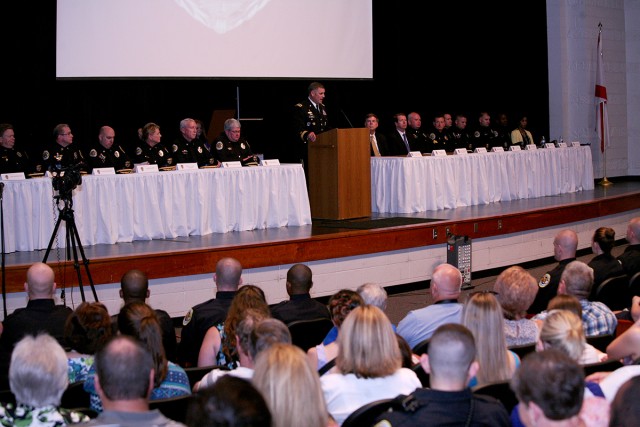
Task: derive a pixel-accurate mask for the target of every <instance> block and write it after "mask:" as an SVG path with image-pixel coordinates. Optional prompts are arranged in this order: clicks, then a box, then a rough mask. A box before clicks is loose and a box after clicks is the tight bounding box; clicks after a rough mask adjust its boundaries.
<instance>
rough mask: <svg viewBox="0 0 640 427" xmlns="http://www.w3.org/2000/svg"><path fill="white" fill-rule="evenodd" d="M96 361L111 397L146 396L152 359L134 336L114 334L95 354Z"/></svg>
mask: <svg viewBox="0 0 640 427" xmlns="http://www.w3.org/2000/svg"><path fill="white" fill-rule="evenodd" d="M94 364H95V366H96V375H97V376H98V379H99V381H100V387H101V388H102V391H103V393H104V394H105V396H106V397H107V398H108V399H109V400H134V399H140V398H143V399H146V398H147V393H148V391H149V381H150V376H149V375H150V373H151V370H152V369H153V366H154V364H153V358H152V357H151V353H150V352H149V350H147V348H146V347H145V346H144V345H143V344H141V343H140V342H139V341H137V340H136V339H135V338H133V337H130V336H127V335H116V336H114V337H113V338H112V339H111V340H110V341H109V342H108V343H107V345H105V346H104V347H103V348H102V349H101V350H99V351H98V352H97V353H96V356H95V360H94Z"/></svg>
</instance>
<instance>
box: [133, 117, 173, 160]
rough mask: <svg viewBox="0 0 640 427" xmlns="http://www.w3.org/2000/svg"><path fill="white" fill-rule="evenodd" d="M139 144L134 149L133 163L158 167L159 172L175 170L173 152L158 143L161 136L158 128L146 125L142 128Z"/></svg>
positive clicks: (153, 125) (149, 124) (150, 124)
mask: <svg viewBox="0 0 640 427" xmlns="http://www.w3.org/2000/svg"><path fill="white" fill-rule="evenodd" d="M140 139H141V141H140V143H139V144H138V145H137V146H136V148H135V158H134V162H135V163H143V164H150V165H158V168H159V169H160V170H175V168H176V161H175V159H174V157H173V151H171V150H169V149H168V148H167V147H165V145H164V144H163V143H162V142H160V140H161V139H162V134H161V133H160V126H158V125H157V124H155V123H147V124H146V125H144V127H143V128H142V133H141V135H140Z"/></svg>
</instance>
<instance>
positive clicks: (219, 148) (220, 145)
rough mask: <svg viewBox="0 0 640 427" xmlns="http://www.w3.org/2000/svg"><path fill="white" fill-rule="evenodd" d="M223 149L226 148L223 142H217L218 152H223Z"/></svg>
mask: <svg viewBox="0 0 640 427" xmlns="http://www.w3.org/2000/svg"><path fill="white" fill-rule="evenodd" d="M222 147H224V145H223V144H222V141H218V142H216V150H222Z"/></svg>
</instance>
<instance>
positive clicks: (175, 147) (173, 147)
mask: <svg viewBox="0 0 640 427" xmlns="http://www.w3.org/2000/svg"><path fill="white" fill-rule="evenodd" d="M171 149H172V150H173V152H174V153H175V152H176V151H178V144H173V145H172V146H171Z"/></svg>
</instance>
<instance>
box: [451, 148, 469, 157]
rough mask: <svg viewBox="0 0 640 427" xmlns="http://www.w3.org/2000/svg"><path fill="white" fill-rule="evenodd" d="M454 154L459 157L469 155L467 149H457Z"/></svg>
mask: <svg viewBox="0 0 640 427" xmlns="http://www.w3.org/2000/svg"><path fill="white" fill-rule="evenodd" d="M453 154H455V155H457V156H466V155H467V149H466V148H456V149H455V150H453Z"/></svg>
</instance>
